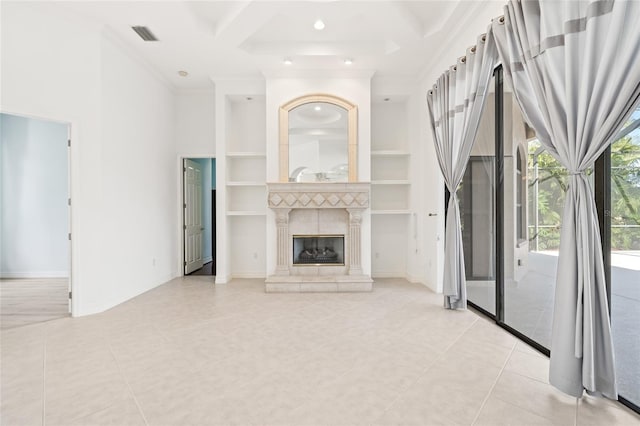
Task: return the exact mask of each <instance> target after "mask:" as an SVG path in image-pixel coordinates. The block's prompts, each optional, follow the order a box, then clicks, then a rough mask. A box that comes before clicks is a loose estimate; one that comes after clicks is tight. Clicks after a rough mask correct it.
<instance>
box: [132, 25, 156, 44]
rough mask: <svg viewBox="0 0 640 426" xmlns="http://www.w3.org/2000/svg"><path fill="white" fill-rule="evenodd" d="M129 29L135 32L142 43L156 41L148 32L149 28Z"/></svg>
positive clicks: (137, 27)
mask: <svg viewBox="0 0 640 426" xmlns="http://www.w3.org/2000/svg"><path fill="white" fill-rule="evenodd" d="M131 29H132V30H133V31H135V32H136V34H138V35H139V36H140V38H141V39H143V40H144V41H158V39H157V38H156V36H154V35H153V33H152V32H151V30H149V28H147V27H141V26H136V27H131Z"/></svg>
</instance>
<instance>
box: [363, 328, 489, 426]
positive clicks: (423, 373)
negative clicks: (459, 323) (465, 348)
mask: <svg viewBox="0 0 640 426" xmlns="http://www.w3.org/2000/svg"><path fill="white" fill-rule="evenodd" d="M479 320H480V317H478V316H476V319H475V321H473V322H472V323H471V324H470V325H469V326H468V327H467V328H465V329H464V331H463V332H462V333H460V335H459V336H458V337H457V338H456V339H455V340H454V341H453V342H452V343H451V344H450V345H449V346H447V348H446V349H445V350H444V351H443V352H442V354H440V355H438V356H437V357H435V358H434V360H433V361H432V362H431V363H429V365H428V366H426V367H425V368H424V369H423V370H422V374H421V375H420V376H419V377H417V378H416V379H415V380H414V381H413V382H411V384H409V385H407V386H406V387H405V388H404V389H402V390H401V391H400V392H398V395H397V396H396V397H395V398H394V399H393V401H391V402H390V403H389V405H387V407H386V408H385V409H384V411H383V412H382V413H381V414H380V416H378V419H380V418H382V417H383V416H384V415H385V414H387V412H388V411H389V410H390V409H391V407H393V404H395V403H396V401H397V400H398V399H400V397H401V396H402V395H404V393H405V392H406V391H407V390H408V389H409V388H411V386H413V385H415V384H416V383H417V382H418V381H419V380H420V379H421V378H422V377H423V376H424V375H425V374H426V373H427V371H428V370H429V369H430V368H431V367H433V366H434V365H435V363H436V362H438V360H440V359H441V358H442V357H443V356H444V354H445V353H446V352H447V351H448V350H449V349H451V348H452V347H453V346H454V345H455V344H456V343H457V342H458V340H460V339H462V336H464V335H465V334H466V333H467V331H469V330H470V329H471V327H473V326H474V325H475V324H476V322H478V321H479ZM371 424H376V422H373V423H371Z"/></svg>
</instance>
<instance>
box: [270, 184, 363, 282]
mask: <svg viewBox="0 0 640 426" xmlns="http://www.w3.org/2000/svg"><path fill="white" fill-rule="evenodd" d="M369 187H370V184H369V183H366V182H347V183H334V182H332V183H327V182H314V183H299V182H296V183H289V182H278V183H268V184H267V188H268V195H267V202H268V205H269V208H270V209H271V210H272V211H273V212H274V213H275V214H274V219H275V225H276V230H275V231H276V233H275V237H276V241H274V249H275V254H276V256H275V257H276V258H275V260H276V264H275V265H274V266H275V270H274V271H273V273H272V274H270V275H269V276H268V277H267V279H266V280H265V291H267V292H351V291H371V290H372V289H373V280H372V279H371V276H369V274H365V273H363V270H362V262H361V259H362V254H363V253H362V251H361V250H362V245H363V244H362V237H361V230H362V229H363V226H362V223H363V214H364V212H365V211H366V210H367V209H368V208H369ZM365 229H367V230H368V228H365ZM367 254H368V252H367Z"/></svg>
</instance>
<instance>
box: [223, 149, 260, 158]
mask: <svg viewBox="0 0 640 426" xmlns="http://www.w3.org/2000/svg"><path fill="white" fill-rule="evenodd" d="M227 157H239V158H266V157H267V154H265V153H264V152H249V151H240V152H239V151H236V152H227Z"/></svg>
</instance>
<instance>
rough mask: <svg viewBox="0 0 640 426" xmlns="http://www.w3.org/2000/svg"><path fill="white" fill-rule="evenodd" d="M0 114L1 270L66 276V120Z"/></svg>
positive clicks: (5, 273) (1, 272)
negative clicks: (0, 159) (36, 118)
mask: <svg viewBox="0 0 640 426" xmlns="http://www.w3.org/2000/svg"><path fill="white" fill-rule="evenodd" d="M0 120H1V121H0V132H1V136H0V145H1V148H0V149H1V152H2V154H1V158H2V164H1V166H0V170H1V179H0V183H1V185H2V186H1V190H0V191H1V192H0V194H1V200H0V276H1V277H3V278H34V277H68V276H69V239H68V237H67V233H68V232H69V207H68V205H67V198H68V196H69V189H68V164H67V137H68V133H67V132H68V126H67V125H66V124H62V123H56V122H52V121H43V120H34V119H31V118H26V117H18V116H14V115H7V114H0Z"/></svg>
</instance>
